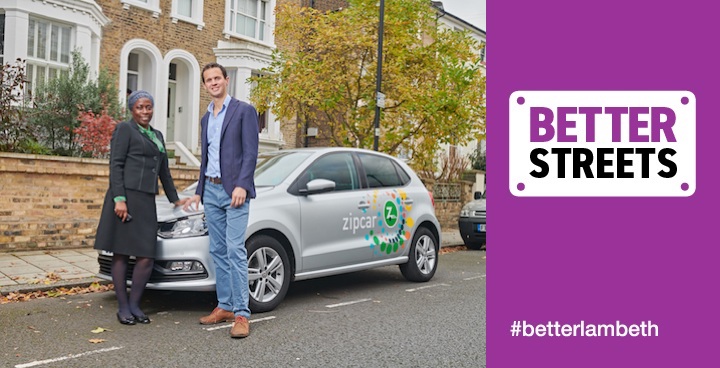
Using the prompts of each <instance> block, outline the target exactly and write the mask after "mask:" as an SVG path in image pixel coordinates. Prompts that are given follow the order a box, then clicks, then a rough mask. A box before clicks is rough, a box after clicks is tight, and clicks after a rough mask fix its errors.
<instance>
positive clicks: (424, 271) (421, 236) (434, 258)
mask: <svg viewBox="0 0 720 368" xmlns="http://www.w3.org/2000/svg"><path fill="white" fill-rule="evenodd" d="M438 248H439V247H438V241H437V239H436V238H435V236H434V235H433V233H432V232H430V230H428V229H426V228H424V227H421V228H418V230H417V232H416V233H415V236H413V241H412V245H411V248H410V254H409V255H410V259H408V262H407V263H405V264H401V265H400V271H401V272H402V274H403V276H404V277H405V278H406V279H408V280H409V281H416V282H426V281H429V280H430V279H432V277H433V275H435V270H437V264H438V250H439V249H438Z"/></svg>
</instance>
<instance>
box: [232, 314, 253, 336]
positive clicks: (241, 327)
mask: <svg viewBox="0 0 720 368" xmlns="http://www.w3.org/2000/svg"><path fill="white" fill-rule="evenodd" d="M249 335H250V322H248V320H247V318H245V317H243V316H237V317H235V324H233V326H232V328H231V329H230V337H248V336H249Z"/></svg>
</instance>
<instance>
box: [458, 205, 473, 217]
mask: <svg viewBox="0 0 720 368" xmlns="http://www.w3.org/2000/svg"><path fill="white" fill-rule="evenodd" d="M470 212H472V211H470V207H469V206H464V207H463V208H462V209H461V210H460V217H470Z"/></svg>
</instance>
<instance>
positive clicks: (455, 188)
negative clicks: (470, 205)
mask: <svg viewBox="0 0 720 368" xmlns="http://www.w3.org/2000/svg"><path fill="white" fill-rule="evenodd" d="M433 196H434V197H435V201H438V202H460V200H461V199H462V185H461V184H459V183H435V185H434V186H433Z"/></svg>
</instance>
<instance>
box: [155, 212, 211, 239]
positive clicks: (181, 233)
mask: <svg viewBox="0 0 720 368" xmlns="http://www.w3.org/2000/svg"><path fill="white" fill-rule="evenodd" d="M207 232H208V228H207V223H205V219H204V218H203V216H195V217H189V218H186V219H183V220H180V221H177V222H176V223H175V224H173V225H172V228H171V229H170V230H163V229H162V228H161V229H160V231H158V235H159V236H160V237H163V238H166V239H167V238H188V237H191V236H201V235H205V234H207Z"/></svg>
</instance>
